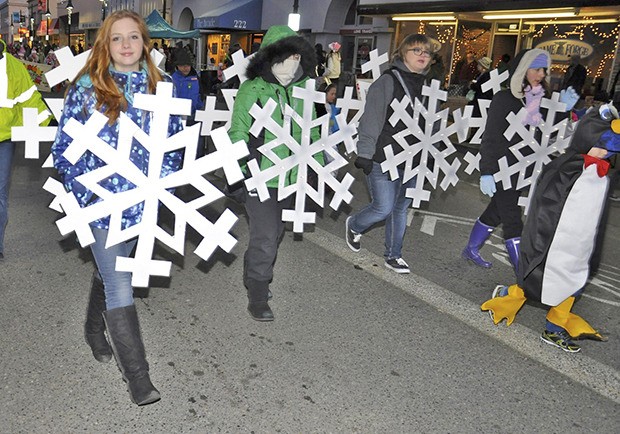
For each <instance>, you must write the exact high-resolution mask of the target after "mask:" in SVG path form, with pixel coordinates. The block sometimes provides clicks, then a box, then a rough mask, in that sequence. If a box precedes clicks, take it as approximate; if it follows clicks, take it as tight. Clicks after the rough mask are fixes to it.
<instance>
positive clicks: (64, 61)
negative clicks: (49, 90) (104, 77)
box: [45, 47, 91, 87]
mask: <svg viewBox="0 0 620 434" xmlns="http://www.w3.org/2000/svg"><path fill="white" fill-rule="evenodd" d="M90 51H91V50H87V51H84V52H83V53H80V54H78V55H77V56H74V55H73V53H72V52H71V48H69V47H63V48H61V49H60V50H56V51H54V54H55V55H56V59H58V63H59V64H60V65H59V66H57V67H56V68H54V69H52V70H51V71H48V72H46V73H45V79H46V80H47V82H48V83H49V85H50V87H54V86H56V85H57V84H58V83H62V82H63V81H65V80H69V81H71V80H73V79H74V78H75V76H76V75H77V73H78V72H80V70H81V69H82V68H83V67H84V65H86V61H87V60H88V56H90Z"/></svg>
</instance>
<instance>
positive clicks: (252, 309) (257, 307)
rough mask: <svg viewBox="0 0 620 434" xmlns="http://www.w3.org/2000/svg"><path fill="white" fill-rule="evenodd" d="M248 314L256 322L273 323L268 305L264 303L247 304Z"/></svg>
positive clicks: (252, 302) (253, 302)
mask: <svg viewBox="0 0 620 434" xmlns="http://www.w3.org/2000/svg"><path fill="white" fill-rule="evenodd" d="M248 312H249V313H250V316H251V317H252V319H254V320H256V321H273V320H274V316H273V312H272V311H271V308H270V307H269V303H267V302H266V301H251V302H249V303H248Z"/></svg>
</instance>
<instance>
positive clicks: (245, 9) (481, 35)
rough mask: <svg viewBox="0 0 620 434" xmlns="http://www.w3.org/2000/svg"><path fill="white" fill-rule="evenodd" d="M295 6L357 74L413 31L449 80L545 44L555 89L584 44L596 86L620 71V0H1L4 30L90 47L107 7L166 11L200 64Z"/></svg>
mask: <svg viewBox="0 0 620 434" xmlns="http://www.w3.org/2000/svg"><path fill="white" fill-rule="evenodd" d="M69 2H71V5H69ZM295 4H297V5H298V10H297V12H298V13H299V14H300V16H301V23H300V33H301V34H303V35H306V36H307V37H308V39H309V40H310V42H311V43H312V44H316V43H320V44H322V46H323V47H324V48H325V49H326V47H327V45H328V44H329V43H330V42H332V41H338V42H339V43H340V44H341V45H342V49H341V51H342V59H343V61H342V67H343V70H344V71H348V72H350V73H352V74H354V75H357V76H360V75H361V64H362V63H363V62H365V61H366V60H367V58H368V53H369V52H370V51H372V50H373V49H378V50H379V52H380V53H384V52H391V51H392V50H393V49H394V47H396V46H397V45H398V43H399V42H400V41H401V40H402V39H403V38H404V36H405V35H406V34H409V33H424V34H426V35H427V36H429V37H431V38H433V40H434V41H435V42H434V43H435V47H436V49H437V50H438V51H439V54H440V56H441V59H442V60H443V63H444V64H445V71H446V73H445V84H446V85H449V84H450V83H451V82H452V81H453V77H454V71H455V68H456V66H457V64H459V61H460V60H461V59H463V58H464V57H465V54H466V53H467V52H470V51H471V52H473V53H474V54H475V56H476V57H478V58H480V57H482V56H488V57H491V58H492V59H493V63H494V64H496V63H497V61H498V60H499V58H500V57H501V56H502V55H503V54H508V55H510V56H514V54H516V53H517V52H518V51H520V50H521V49H523V48H533V47H540V48H545V49H547V50H549V51H550V52H552V56H553V62H554V63H553V68H552V71H551V74H552V85H553V86H554V88H557V87H558V86H559V82H560V81H561V77H562V75H563V73H564V71H565V70H566V68H567V66H568V64H569V61H568V60H569V57H570V54H572V53H577V52H578V54H579V55H580V57H581V61H582V64H584V66H586V68H587V70H588V86H587V87H586V89H584V90H585V91H586V92H589V93H591V94H594V93H596V92H600V91H601V90H604V91H608V92H609V91H610V90H612V89H611V88H612V86H613V85H614V78H615V76H616V75H617V71H618V70H620V61H618V60H617V58H618V55H620V52H619V48H618V37H619V33H620V22H619V17H620V0H545V2H540V1H538V0H495V1H493V2H489V1H488V0H468V1H462V0H460V1H457V0H406V1H405V0H312V1H310V0H299V1H297V2H296V1H295V0H0V35H1V37H2V38H3V39H4V40H6V41H9V42H12V41H13V40H18V39H19V38H22V39H26V41H28V40H29V39H31V38H32V39H36V38H38V39H39V40H43V39H47V40H51V41H52V42H53V43H56V44H58V45H60V46H64V45H67V44H71V45H73V46H77V44H80V45H82V46H84V47H87V45H88V44H89V43H92V42H93V41H94V38H95V35H96V32H97V29H98V28H99V27H100V26H101V22H102V21H103V19H104V18H105V16H106V14H109V13H111V12H114V11H115V10H118V9H132V10H135V11H137V12H139V13H140V14H141V15H142V16H144V17H146V16H148V15H149V14H150V13H151V12H152V11H153V10H158V11H159V12H160V14H161V15H162V16H163V18H164V19H165V20H166V21H167V22H168V23H170V24H171V25H172V27H174V28H176V29H178V30H193V29H198V30H199V31H200V37H199V38H198V39H196V40H186V41H183V42H184V43H185V44H188V43H189V44H190V45H192V46H193V48H194V50H195V53H196V59H197V65H196V66H197V67H198V68H199V69H208V68H209V67H210V68H215V67H216V65H217V64H218V63H221V62H223V61H224V60H225V59H226V56H227V54H228V52H229V49H230V47H232V46H233V45H235V44H239V46H240V47H241V48H242V49H243V50H244V51H245V52H246V53H250V52H252V51H253V50H254V49H256V47H257V46H258V44H259V43H260V41H261V40H262V36H263V34H264V33H265V31H266V30H267V29H268V28H269V27H271V26H272V25H276V24H286V23H287V21H288V15H289V14H290V13H291V12H293V8H294V6H295ZM68 6H72V7H73V8H72V9H71V12H72V13H71V14H69V13H68V12H69V9H68V8H67V7H68ZM46 12H48V13H47V14H46ZM69 16H70V17H71V19H69ZM165 42H167V43H168V44H174V42H175V41H165Z"/></svg>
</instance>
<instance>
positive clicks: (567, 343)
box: [540, 330, 581, 353]
mask: <svg viewBox="0 0 620 434" xmlns="http://www.w3.org/2000/svg"><path fill="white" fill-rule="evenodd" d="M540 340H541V341H543V342H544V343H546V344H549V345H553V346H554V347H558V348H559V349H561V350H562V351H566V352H567V353H578V352H579V351H581V347H579V345H577V344H576V343H574V342H573V341H572V340H571V337H570V336H569V334H568V333H567V332H565V331H564V330H562V331H560V332H550V331H549V330H545V331H544V332H543V333H542V335H541V336H540Z"/></svg>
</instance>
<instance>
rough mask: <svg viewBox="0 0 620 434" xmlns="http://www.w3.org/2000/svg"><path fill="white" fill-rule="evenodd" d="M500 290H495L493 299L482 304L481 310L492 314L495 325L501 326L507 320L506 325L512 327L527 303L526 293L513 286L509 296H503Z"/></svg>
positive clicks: (498, 288)
mask: <svg viewBox="0 0 620 434" xmlns="http://www.w3.org/2000/svg"><path fill="white" fill-rule="evenodd" d="M500 288H501V287H497V288H495V290H494V291H493V298H491V299H490V300H487V301H485V302H484V303H482V306H480V309H482V310H488V311H489V312H490V313H491V318H492V319H493V323H494V324H499V323H500V322H501V321H502V320H503V319H504V318H505V319H506V325H510V324H512V322H513V321H514V320H515V316H516V315H517V313H518V312H519V310H520V309H521V307H522V306H523V303H525V300H526V298H525V293H524V292H523V289H521V287H520V286H519V285H512V286H510V287H509V288H508V294H507V295H505V296H502V295H501V293H502V290H501V289H500ZM504 291H505V290H504Z"/></svg>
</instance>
